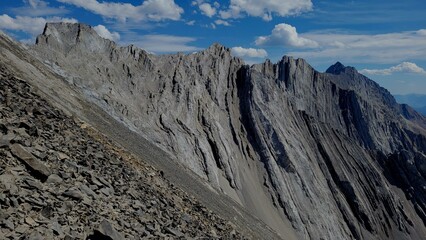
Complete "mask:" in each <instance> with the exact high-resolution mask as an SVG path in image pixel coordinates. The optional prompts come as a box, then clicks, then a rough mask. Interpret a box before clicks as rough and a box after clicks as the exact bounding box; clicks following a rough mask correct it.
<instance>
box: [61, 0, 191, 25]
mask: <svg viewBox="0 0 426 240" xmlns="http://www.w3.org/2000/svg"><path fill="white" fill-rule="evenodd" d="M58 1H59V2H62V3H68V4H72V5H75V6H77V7H81V8H84V9H86V10H88V11H91V12H93V13H95V14H98V15H101V16H103V17H106V18H111V19H116V20H119V21H122V22H125V21H127V20H133V21H162V20H180V17H181V14H182V13H183V9H182V8H181V7H180V6H179V5H177V4H176V3H175V2H174V0H145V1H143V2H142V4H141V5H138V6H134V5H132V4H130V3H118V2H98V1H97V0H58Z"/></svg>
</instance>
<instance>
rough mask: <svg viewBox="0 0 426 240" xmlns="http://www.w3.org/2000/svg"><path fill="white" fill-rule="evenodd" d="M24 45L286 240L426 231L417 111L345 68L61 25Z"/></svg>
mask: <svg viewBox="0 0 426 240" xmlns="http://www.w3.org/2000/svg"><path fill="white" fill-rule="evenodd" d="M32 53H33V54H35V55H37V56H38V58H39V59H41V60H43V61H44V62H45V64H46V65H48V66H49V67H50V68H51V69H53V70H54V71H56V72H57V73H58V74H61V75H62V76H64V78H65V79H66V80H67V81H68V82H69V83H70V84H71V85H73V86H75V87H76V89H80V90H81V91H82V92H83V93H84V94H85V95H86V96H87V98H88V99H90V100H91V101H93V102H94V103H96V104H97V105H99V106H101V107H102V108H104V109H105V110H106V111H108V112H109V113H110V114H111V115H112V116H114V117H115V118H117V119H119V120H121V121H122V122H124V123H125V124H127V126H128V127H129V128H131V129H133V130H134V131H136V132H138V133H139V134H141V135H143V136H144V137H145V138H147V139H148V140H150V141H151V142H153V143H155V144H157V145H159V146H160V147H161V148H162V149H164V150H165V151H167V152H169V153H170V154H171V155H174V156H175V157H176V159H177V160H178V161H179V162H180V163H182V164H183V165H185V166H187V167H188V168H189V169H191V170H192V171H193V172H195V173H196V174H198V175H199V176H200V177H202V178H204V179H206V180H208V181H209V182H210V183H211V185H212V186H213V187H214V188H216V189H218V190H220V191H222V192H224V193H225V194H227V195H229V196H231V197H232V198H233V199H234V200H236V201H237V202H239V203H240V204H242V205H243V206H245V207H247V209H249V210H250V211H251V212H252V213H254V214H255V215H256V216H258V217H259V218H260V219H262V220H263V221H264V222H265V223H267V224H268V225H269V226H271V227H272V228H273V229H275V230H276V231H277V232H279V233H281V234H282V236H283V237H285V235H284V234H285V233H286V229H288V228H293V229H295V230H296V232H297V234H298V237H299V238H301V239H390V238H395V239H410V238H413V239H421V238H422V236H425V235H426V228H425V222H426V212H425V211H426V205H425V204H426V192H425V188H426V182H425V177H426V165H425V163H426V162H425V161H426V156H425V154H426V130H425V126H426V119H425V118H424V117H422V116H421V115H419V114H417V113H416V112H415V111H413V110H412V109H410V108H409V107H408V106H403V105H399V104H397V103H396V102H395V100H394V99H393V97H392V96H391V95H390V93H389V92H388V91H387V90H385V89H383V88H381V87H380V86H379V85H378V84H376V83H375V82H373V81H371V80H370V79H368V78H366V77H365V76H363V75H361V74H359V73H358V72H357V71H356V70H355V69H354V68H351V67H345V66H343V65H342V64H341V63H336V64H335V65H333V66H331V67H330V68H329V69H328V70H327V71H326V72H325V73H320V72H317V71H315V70H314V69H313V68H312V67H311V66H310V65H309V64H308V63H306V62H305V61H304V60H303V59H293V58H291V57H283V58H282V59H281V60H280V61H279V62H278V63H277V64H273V63H271V62H270V61H266V62H265V63H263V64H257V65H253V66H251V67H249V66H247V65H244V63H243V62H242V61H241V60H240V59H238V58H235V57H232V56H231V54H230V51H229V49H227V48H225V47H223V46H221V45H219V44H214V45H212V46H211V47H209V48H208V49H206V50H204V51H201V52H197V53H193V54H188V55H185V54H175V55H162V56H157V55H152V54H149V53H147V52H145V51H144V50H141V49H139V48H136V47H134V46H128V47H120V46H117V45H116V44H115V43H113V42H111V41H109V40H106V39H103V38H101V37H99V36H98V35H97V34H96V33H95V31H94V30H93V29H92V28H90V27H89V26H86V25H83V24H65V23H52V24H47V25H46V28H45V30H44V33H43V34H41V35H40V36H39V37H38V38H37V43H36V45H35V46H34V47H33V48H32ZM290 226H291V227H290Z"/></svg>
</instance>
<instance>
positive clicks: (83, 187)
mask: <svg viewBox="0 0 426 240" xmlns="http://www.w3.org/2000/svg"><path fill="white" fill-rule="evenodd" d="M80 190H81V191H82V192H83V193H85V194H86V195H88V196H91V197H93V198H95V199H96V198H97V197H98V195H97V194H96V193H95V192H94V191H93V190H92V189H90V188H89V187H88V186H87V185H85V184H82V185H81V186H80Z"/></svg>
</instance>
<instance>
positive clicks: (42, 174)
mask: <svg viewBox="0 0 426 240" xmlns="http://www.w3.org/2000/svg"><path fill="white" fill-rule="evenodd" d="M10 150H11V152H12V154H13V155H14V156H16V157H17V158H19V159H20V160H21V161H23V162H24V163H25V165H26V166H27V167H29V168H30V170H31V171H32V172H34V173H35V177H39V178H41V179H44V180H45V179H46V178H47V177H48V176H49V175H50V174H51V171H50V169H49V168H48V167H47V166H46V165H44V163H42V162H41V161H39V160H37V159H36V158H35V157H34V156H33V155H32V154H31V153H30V152H29V151H28V150H27V149H26V148H25V147H23V146H22V145H20V144H13V145H12V146H11V147H10Z"/></svg>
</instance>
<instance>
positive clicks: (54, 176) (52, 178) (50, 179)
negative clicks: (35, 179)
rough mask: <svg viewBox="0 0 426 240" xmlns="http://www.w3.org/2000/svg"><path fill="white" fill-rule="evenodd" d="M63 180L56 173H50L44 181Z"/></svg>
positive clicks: (59, 181)
mask: <svg viewBox="0 0 426 240" xmlns="http://www.w3.org/2000/svg"><path fill="white" fill-rule="evenodd" d="M62 181H63V180H62V178H61V177H59V176H58V175H56V174H51V175H50V176H49V177H48V178H47V180H46V183H61V182H62Z"/></svg>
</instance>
